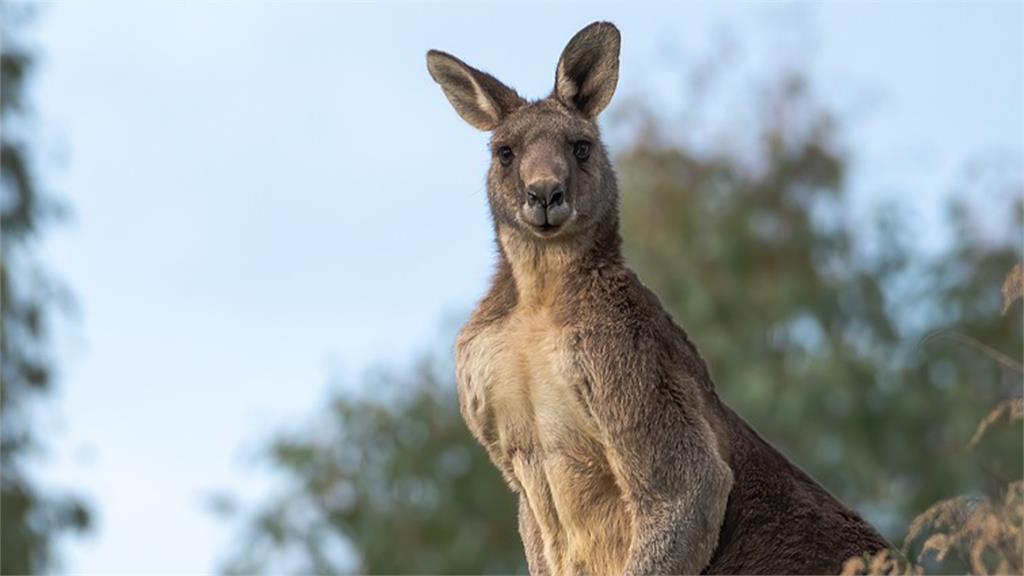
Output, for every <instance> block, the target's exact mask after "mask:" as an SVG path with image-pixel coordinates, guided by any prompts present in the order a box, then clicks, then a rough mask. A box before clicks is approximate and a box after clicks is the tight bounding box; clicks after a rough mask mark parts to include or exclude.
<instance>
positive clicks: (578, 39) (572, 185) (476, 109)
mask: <svg viewBox="0 0 1024 576" xmlns="http://www.w3.org/2000/svg"><path fill="white" fill-rule="evenodd" d="M427 68H428V69H429V70H430V75H431V76H432V77H433V78H434V80H435V81H436V82H437V83H438V84H440V85H441V89H442V90H443V91H444V94H445V96H447V98H448V101H449V102H451V104H452V106H453V107H454V108H455V111H456V112H458V113H459V115H460V116H462V118H463V119H464V120H465V121H466V122H468V123H469V124H471V125H472V126H474V127H476V128H478V129H480V130H485V131H489V132H491V133H492V137H491V156H492V158H491V166H490V169H489V171H488V176H487V192H488V198H489V201H490V207H491V212H492V214H493V217H494V222H495V225H496V227H498V229H499V231H500V232H501V233H502V234H504V233H512V234H515V235H517V236H519V237H522V238H527V239H530V240H532V241H538V242H546V241H554V240H559V241H561V240H565V239H572V238H578V237H581V236H585V235H586V233H587V232H589V231H592V230H593V229H594V228H595V227H597V226H599V225H600V224H601V223H605V222H609V221H611V220H613V219H612V218H609V216H610V215H615V214H616V213H617V203H618V198H617V192H616V185H615V175H614V172H613V171H612V168H611V163H610V161H609V159H608V154H607V152H606V150H605V147H604V145H603V144H602V143H601V137H600V133H599V131H598V127H597V115H598V114H600V112H601V111H602V110H604V108H605V107H606V106H607V105H608V103H609V102H610V101H611V99H612V94H613V93H614V92H615V85H616V83H617V82H618V78H619V31H618V29H616V28H615V26H614V25H612V24H610V23H608V22H595V23H593V24H591V25H589V26H587V27H586V28H584V29H583V30H581V31H580V32H579V33H577V34H576V35H575V36H574V37H573V38H572V40H570V41H569V44H568V45H567V46H566V47H565V50H564V51H563V52H562V56H561V58H560V59H559V61H558V68H557V70H556V73H555V87H554V90H553V92H552V93H551V95H550V96H548V97H547V98H544V99H543V100H538V101H534V102H528V101H526V100H524V99H523V98H522V97H520V96H519V95H518V94H517V93H516V92H515V90H513V89H511V88H509V87H508V86H505V85H504V84H502V83H501V82H500V81H498V80H497V79H496V78H494V77H493V76H491V75H489V74H487V73H485V72H481V71H480V70H477V69H475V68H472V67H470V66H468V65H467V64H465V63H464V62H462V61H461V60H459V59H458V58H455V57H454V56H451V55H450V54H446V53H444V52H439V51H436V50H431V51H430V52H428V53H427ZM615 224H617V222H614V223H613V225H615Z"/></svg>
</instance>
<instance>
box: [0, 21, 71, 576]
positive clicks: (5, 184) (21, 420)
mask: <svg viewBox="0 0 1024 576" xmlns="http://www.w3.org/2000/svg"><path fill="white" fill-rule="evenodd" d="M30 10H31V7H26V6H24V5H13V4H10V3H6V2H5V3H3V4H0V17H2V20H0V45H2V46H3V51H2V54H0V76H2V78H3V81H2V82H0V122H2V123H3V130H2V132H0V174H2V177H0V219H2V223H0V314H2V326H3V328H2V329H3V335H2V340H0V352H2V356H3V366H2V371H0V376H2V378H3V381H2V382H0V426H2V430H0V520H2V526H0V573H3V574H33V573H38V572H43V571H46V570H48V569H51V568H52V567H53V563H54V560H55V554H54V546H55V540H56V537H57V536H58V534H59V533H61V532H64V531H67V530H76V531H80V530H84V529H86V528H87V527H88V525H89V512H88V510H87V508H86V506H85V505H84V503H83V502H82V501H81V500H80V499H78V498H75V497H69V496H64V495H61V496H57V495H52V494H48V493H45V492H44V491H42V490H40V489H39V488H38V487H37V486H36V485H35V483H34V482H33V481H32V479H31V475H30V474H29V471H28V470H27V466H26V464H27V459H28V458H29V457H30V456H31V455H32V454H33V453H34V452H37V451H38V450H39V448H40V443H39V441H38V440H37V433H36V430H34V429H33V427H32V426H31V422H32V414H31V410H32V406H31V405H30V401H31V400H32V399H33V398H36V397H38V396H41V395H45V394H46V393H47V392H48V391H50V390H51V389H52V386H53V381H54V368H53V362H52V359H51V358H50V356H49V354H48V342H49V340H48V321H49V318H50V316H51V315H52V314H53V313H54V312H55V311H56V310H57V309H59V307H60V306H61V304H62V303H67V296H66V295H65V294H63V293H62V292H61V291H60V289H59V288H58V286H57V285H56V283H55V282H54V281H53V280H52V279H51V278H49V277H48V276H47V275H46V273H45V271H44V270H42V269H41V267H40V265H39V263H38V261H37V260H36V258H35V255H34V254H35V250H36V244H35V242H36V241H37V240H38V237H39V235H40V234H41V233H42V231H43V228H44V225H45V224H46V223H47V222H49V221H50V220H52V219H53V218H54V217H56V216H58V215H59V214H60V210H59V206H58V205H57V204H55V203H54V202H53V201H52V200H50V199H49V198H47V197H46V196H45V195H44V194H43V193H42V191H41V190H40V183H39V179H38V177H37V175H36V173H35V172H34V170H33V164H32V140H31V138H29V136H28V134H29V131H28V123H29V118H28V115H29V111H30V104H29V102H28V101H27V94H26V81H27V79H28V77H29V75H30V72H31V70H32V65H33V55H32V53H31V51H30V50H28V49H26V48H25V46H24V45H23V43H22V40H21V38H20V36H19V34H18V32H19V31H20V30H21V28H22V26H23V25H24V23H25V22H26V21H27V20H28V19H29V18H30V17H31V12H30Z"/></svg>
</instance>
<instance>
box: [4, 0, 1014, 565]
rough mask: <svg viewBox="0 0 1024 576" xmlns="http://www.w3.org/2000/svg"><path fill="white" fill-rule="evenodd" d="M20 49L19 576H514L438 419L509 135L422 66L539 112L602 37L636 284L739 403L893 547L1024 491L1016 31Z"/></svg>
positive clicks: (317, 16)
mask: <svg viewBox="0 0 1024 576" xmlns="http://www.w3.org/2000/svg"><path fill="white" fill-rule="evenodd" d="M2 12H3V14H2V24H0V27H2V34H3V36H2V57H3V60H2V70H0V72H2V78H0V87H2V91H0V105H2V121H3V125H2V144H3V150H2V169H3V196H2V203H0V207H2V210H3V212H2V216H3V220H2V257H3V259H2V273H3V276H2V281H3V285H2V288H3V294H2V296H3V302H2V305H3V307H2V312H3V340H2V342H3V350H2V351H3V371H2V376H3V382H2V390H3V396H2V410H3V411H2V424H3V429H2V439H3V445H2V447H3V461H2V481H3V484H2V488H3V494H2V495H3V500H2V505H0V511H2V520H3V526H2V544H3V547H2V556H0V564H2V565H0V569H2V571H3V573H5V574H6V573H30V572H69V573H106V574H111V573H125V574H127V573H133V574H135V573H170V572H176V573H209V572H241V573H251V572H266V573H310V572H312V573H335V572H373V573H479V572H500V573H508V572H522V571H524V570H525V563H524V560H523V558H522V553H521V548H520V544H519V539H518V535H517V533H516V528H515V526H516V524H515V515H514V504H513V500H512V498H511V496H510V494H509V493H508V491H507V489H506V488H505V487H504V485H503V484H502V483H501V481H500V479H499V476H498V475H497V473H496V472H494V471H493V470H492V468H491V466H490V464H489V463H488V461H487V459H486V456H485V454H484V453H483V451H482V450H481V449H480V448H479V447H478V446H477V445H476V444H475V443H474V442H473V441H472V439H471V438H470V436H469V435H468V433H467V431H466V430H465V428H464V426H463V424H462V422H461V419H460V418H459V415H458V411H457V408H456V402H455V397H454V378H453V370H452V354H451V347H452V344H453V340H454V335H455V333H456V331H457V329H458V327H459V326H460V324H461V322H462V321H463V320H464V319H465V318H466V317H467V315H468V313H469V311H470V310H471V309H472V307H473V305H474V303H475V301H476V299H477V298H479V297H480V296H481V295H482V294H483V292H484V290H485V289H486V286H487V282H488V276H489V274H490V272H491V269H492V265H493V262H494V248H493V241H492V239H491V230H490V224H489V220H488V212H487V208H486V196H485V193H484V173H485V170H486V167H487V164H488V162H489V158H488V155H487V152H486V142H487V136H486V135H485V134H482V133H479V132H476V131H474V130H473V129H472V128H470V127H468V126H467V125H465V124H464V123H462V121H461V120H460V119H459V118H458V117H457V115H456V114H455V113H454V112H453V111H452V110H451V108H450V106H449V105H448V103H447V101H446V100H445V99H444V97H443V95H442V94H441V92H440V90H439V89H438V88H437V86H436V85H434V84H433V82H432V81H431V80H430V77H429V75H428V74H427V72H426V68H425V62H424V53H425V52H426V50H427V49H429V48H439V49H443V50H446V51H449V52H451V53H453V54H456V55H458V56H460V57H462V58H463V59H465V60H466V61H467V62H469V63H470V64H472V65H474V66H477V67H480V68H482V69H484V70H487V71H489V72H491V73H493V74H494V75H496V76H497V77H498V78H500V79H502V80H504V81H505V82H507V83H509V84H510V85H512V86H514V87H516V88H517V89H518V90H519V91H520V93H522V94H524V95H527V96H531V97H542V96H545V95H547V93H548V92H549V91H550V89H551V87H552V83H553V78H554V67H555V63H556V61H557V58H558V56H559V54H560V52H561V49H562V47H563V46H564V45H565V43H566V42H567V41H568V39H569V38H570V37H571V36H572V34H574V33H575V32H576V31H577V30H578V29H580V28H581V27H583V26H584V25H586V24H587V23H589V22H591V21H594V20H598V19H605V20H611V21H613V22H615V23H616V24H617V25H618V26H619V28H620V29H621V31H622V34H623V52H622V61H621V62H622V64H621V66H622V68H621V75H620V80H619V90H618V93H617V95H616V97H615V99H614V100H613V103H612V105H611V107H610V109H609V110H608V111H607V112H606V113H605V115H604V117H603V118H602V121H601V124H602V128H603V130H604V134H605V138H606V140H607V142H608V144H609V146H610V147H611V149H612V150H613V151H614V154H615V158H616V163H617V167H618V173H619V177H620V184H621V193H622V211H623V233H624V235H625V239H626V251H627V257H628V260H629V262H630V264H631V265H632V266H633V267H634V268H635V270H636V271H637V272H638V274H639V275H640V277H641V278H642V279H643V280H644V281H645V282H646V283H647V284H648V285H649V286H650V287H651V288H652V289H653V290H654V291H655V292H656V293H657V294H658V295H659V296H660V297H661V299H662V301H663V303H664V304H665V305H666V306H667V307H668V308H669V309H670V310H671V312H672V313H673V315H674V316H675V318H676V319H677V321H678V322H680V323H681V324H682V325H683V326H684V327H685V328H686V329H687V330H688V332H689V333H690V334H691V336H692V337H693V338H694V340H695V341H696V342H697V344H698V346H699V347H700V349H701V351H702V353H703V354H704V355H705V356H706V357H707V359H708V360H709V362H710V365H711V368H712V371H713V374H714V376H715V379H716V381H717V384H718V388H719V391H720V394H721V395H722V396H723V397H724V398H725V400H726V401H727V402H728V403H729V404H731V405H732V406H733V407H734V408H735V409H736V410H737V411H738V412H739V413H740V414H741V415H743V416H744V417H745V418H746V419H747V420H748V421H749V422H751V424H752V425H753V426H754V427H755V428H756V429H757V430H758V431H759V432H760V433H761V434H762V435H763V436H765V437H766V438H767V439H769V440H770V441H771V442H772V443H774V444H775V445H776V446H777V447H779V448H780V449H781V450H782V451H783V452H784V453H785V454H787V455H788V456H789V457H790V458H791V459H792V460H794V461H795V462H796V463H798V464H799V465H800V466H801V467H803V468H804V469H806V470H807V471H808V472H810V473H811V474H812V475H813V476H815V477H816V478H817V479H818V480H819V481H821V482H822V483H823V484H824V485H825V486H827V487H828V488H829V489H830V490H831V491H832V492H834V493H835V494H837V495H838V496H839V497H840V498H842V499H843V500H844V501H846V502H848V503H849V504H850V505H852V506H854V507H855V508H856V509H857V510H859V511H860V512H861V513H862V514H864V515H865V516H866V517H867V518H868V519H869V520H870V521H872V522H873V523H874V524H875V525H876V526H878V527H879V529H880V530H882V531H883V532H884V533H885V535H886V536H887V537H888V538H890V539H891V541H892V542H894V543H895V544H897V545H899V544H902V542H903V537H904V535H906V533H907V530H908V527H909V525H910V522H911V520H912V519H913V518H914V517H915V516H916V515H917V514H918V513H920V512H922V511H923V510H925V509H927V508H928V507H929V505H931V504H932V503H934V502H936V501H938V500H941V499H943V498H949V497H953V496H956V495H961V494H967V495H968V497H970V498H974V499H975V500H972V501H981V499H983V498H986V497H992V498H996V499H999V498H1001V497H1002V495H1003V494H1004V492H1005V490H1006V485H1007V483H1008V482H1011V481H1013V480H1014V479H1019V478H1020V477H1021V471H1022V464H1021V460H1022V457H1021V428H1020V422H1019V420H1018V421H1011V422H1010V423H1009V424H1006V425H1005V426H1002V427H999V430H997V431H995V432H992V433H989V434H986V437H985V441H984V442H978V443H977V446H974V447H972V448H970V449H969V448H968V442H969V440H970V439H971V438H972V435H973V434H974V433H975V429H976V426H977V425H978V423H979V421H980V420H982V418H984V417H985V415H986V414H989V413H990V411H991V410H992V408H993V407H995V406H998V405H1000V403H1001V402H1005V401H1010V402H1011V403H1012V402H1020V397H1021V371H1020V365H1021V364H1020V363H1021V357H1022V338H1021V307H1020V304H1019V303H1018V304H1016V305H1015V306H1014V307H1011V308H1010V309H1009V311H1008V312H1007V313H1006V314H1002V313H1001V312H1002V305H1003V301H1002V297H1001V295H1000V287H1001V286H1002V284H1003V279H1004V277H1005V276H1006V275H1007V273H1008V272H1009V270H1010V269H1011V268H1012V267H1013V265H1014V264H1015V263H1017V262H1019V261H1020V260H1021V257H1022V204H1021V203H1022V198H1024V160H1022V155H1024V9H1022V5H1021V4H1020V3H1016V2H998V3H984V2H936V3H926V2H922V3H898V4H893V5H883V4H881V3H869V2H853V3H826V4H820V5H817V4H816V5H809V4H801V3H797V4H784V3H777V4H776V3H771V4H762V3H726V4H711V3H682V4H663V3H654V4H644V3H630V4H621V5H617V4H607V3H597V4H586V3H573V4H553V5H548V4H532V3H528V4H523V5H513V4H487V5H482V4H481V5H477V4H467V3H445V4H432V5H419V4H412V3H393V4H383V5H372V4H347V3H331V2H316V3H284V2H270V3H258V2H222V3H209V4H207V3H191V2H160V3H140V4H129V3H121V2H81V3H73V2H54V3H49V4H22V3H10V2H6V1H5V2H4V3H3V4H2ZM1007 415H1010V412H1009V411H1006V414H1003V416H1007ZM1018 417H1019V415H1018ZM1006 419H1007V418H1004V420H1006ZM1009 420H1012V418H1009ZM1018 544H1019V542H1018V541H1016V540H1014V541H1012V542H1011V549H1013V548H1012V547H1013V546H1017V545H1018ZM915 546H918V548H919V547H920V543H918V544H916V545H915ZM911 548H913V546H911ZM1017 550H1019V546H1018V548H1017ZM950 561H951V562H954V563H953V564H948V565H945V569H950V570H956V569H957V567H958V566H960V567H962V564H961V565H957V564H955V562H956V557H955V555H953V554H951V555H950ZM929 566H930V567H932V568H936V569H942V568H943V566H939V565H936V564H934V562H933V564H931V565H929Z"/></svg>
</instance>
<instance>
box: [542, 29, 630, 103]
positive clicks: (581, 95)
mask: <svg viewBox="0 0 1024 576" xmlns="http://www.w3.org/2000/svg"><path fill="white" fill-rule="evenodd" d="M619 44H620V38H619V29H618V28H616V27H615V25H614V24H612V23H611V22H594V23H593V24H591V25H589V26H587V27H586V28H584V29H583V30H580V31H579V32H577V33H576V35H575V36H573V37H572V40H569V44H567V45H566V47H565V50H563V51H562V57H561V58H560V59H559V60H558V71H557V72H556V73H555V97H556V98H558V99H559V100H560V101H561V102H562V103H563V104H565V105H566V106H569V107H570V108H575V109H577V110H579V111H580V112H581V113H582V114H583V115H584V116H586V117H587V118H596V117H597V115H598V114H600V113H601V111H602V110H604V108H605V106H607V105H608V103H609V102H611V100H612V94H614V93H615V85H616V84H618V82H619Z"/></svg>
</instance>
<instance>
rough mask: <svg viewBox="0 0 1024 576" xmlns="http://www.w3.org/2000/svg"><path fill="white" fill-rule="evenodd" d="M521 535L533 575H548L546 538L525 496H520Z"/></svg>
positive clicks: (528, 564) (528, 565) (527, 562)
mask: <svg viewBox="0 0 1024 576" xmlns="http://www.w3.org/2000/svg"><path fill="white" fill-rule="evenodd" d="M519 536H520V538H521V539H522V541H523V552H524V553H525V554H526V564H527V567H528V568H529V570H530V574H531V576H548V574H550V570H549V569H548V562H547V559H546V558H545V556H544V539H543V538H542V537H541V534H540V527H539V526H537V520H536V519H535V518H534V517H533V512H532V511H530V506H529V504H527V502H526V498H525V497H524V496H520V497H519Z"/></svg>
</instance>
